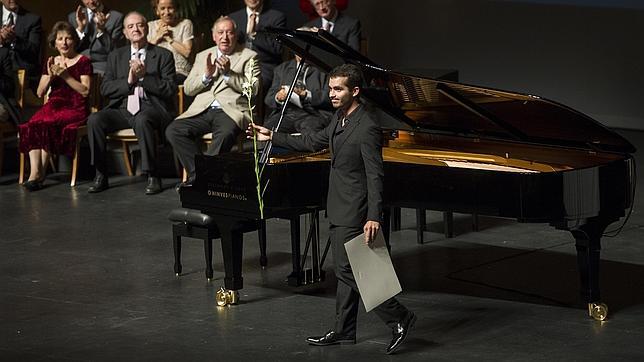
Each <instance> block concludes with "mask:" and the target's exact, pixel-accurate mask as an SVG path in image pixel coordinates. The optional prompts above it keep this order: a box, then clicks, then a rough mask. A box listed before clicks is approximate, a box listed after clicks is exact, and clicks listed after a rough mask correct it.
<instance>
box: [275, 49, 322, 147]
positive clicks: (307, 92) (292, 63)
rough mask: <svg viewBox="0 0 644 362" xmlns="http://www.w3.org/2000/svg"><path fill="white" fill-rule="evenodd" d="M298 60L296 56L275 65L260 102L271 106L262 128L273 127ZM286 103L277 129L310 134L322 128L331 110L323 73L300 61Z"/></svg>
mask: <svg viewBox="0 0 644 362" xmlns="http://www.w3.org/2000/svg"><path fill="white" fill-rule="evenodd" d="M300 61H301V58H300V57H299V56H297V55H296V56H295V59H292V60H289V61H286V62H284V63H282V64H280V65H278V66H277V68H275V73H274V75H273V84H272V85H271V88H270V89H269V90H268V92H267V94H266V98H265V99H264V103H266V105H267V106H269V107H271V108H272V109H273V110H272V112H271V114H270V115H269V116H268V118H267V119H266V121H264V126H265V127H266V128H269V129H274V128H275V127H276V126H277V123H278V121H279V119H280V114H281V111H282V106H283V104H284V102H285V101H286V96H287V93H288V90H289V87H290V86H291V83H292V82H293V79H294V78H295V73H296V71H297V66H298V64H299V63H300ZM289 103H290V104H289V105H288V106H287V107H286V111H285V112H284V118H283V119H282V123H281V124H280V128H279V130H278V132H285V133H303V134H305V133H314V132H317V131H319V130H321V129H323V128H324V127H326V126H327V125H328V124H329V120H330V118H331V115H332V111H333V107H332V106H331V102H330V101H329V86H328V80H327V75H326V74H325V73H322V72H320V71H319V70H318V69H317V68H316V67H314V66H311V65H308V64H304V66H303V68H302V70H301V71H300V75H299V76H298V79H297V81H296V82H295V87H294V89H293V93H292V94H291V98H290V99H289Z"/></svg>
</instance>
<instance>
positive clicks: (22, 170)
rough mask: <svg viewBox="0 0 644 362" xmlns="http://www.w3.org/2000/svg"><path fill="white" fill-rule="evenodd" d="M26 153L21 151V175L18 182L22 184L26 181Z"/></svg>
mask: <svg viewBox="0 0 644 362" xmlns="http://www.w3.org/2000/svg"><path fill="white" fill-rule="evenodd" d="M25 157H26V156H25V154H24V153H22V152H20V175H19V176H18V183H19V184H22V183H23V182H24V181H25Z"/></svg>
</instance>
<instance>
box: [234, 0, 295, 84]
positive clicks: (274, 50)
mask: <svg viewBox="0 0 644 362" xmlns="http://www.w3.org/2000/svg"><path fill="white" fill-rule="evenodd" d="M229 16H230V18H231V19H233V20H234V21H235V23H236V24H237V43H238V44H245V42H246V28H247V25H248V15H247V14H246V8H245V7H244V8H243V9H241V10H237V11H235V12H234V13H232V14H230V15H229ZM269 26H271V27H274V28H286V15H284V14H283V13H282V12H280V11H277V10H273V9H268V8H267V7H266V6H265V7H264V8H263V9H262V12H261V13H259V22H258V23H257V27H256V31H257V33H256V35H255V39H254V40H253V46H252V50H254V51H255V52H256V53H257V57H258V58H259V62H260V69H261V74H262V78H263V79H264V82H265V86H269V85H270V82H271V80H272V79H273V69H275V67H276V66H277V65H278V64H280V63H281V62H282V45H281V44H280V43H279V42H277V41H276V40H275V39H274V38H273V37H271V36H269V35H267V34H264V33H261V32H259V31H260V30H263V29H264V28H266V27H269Z"/></svg>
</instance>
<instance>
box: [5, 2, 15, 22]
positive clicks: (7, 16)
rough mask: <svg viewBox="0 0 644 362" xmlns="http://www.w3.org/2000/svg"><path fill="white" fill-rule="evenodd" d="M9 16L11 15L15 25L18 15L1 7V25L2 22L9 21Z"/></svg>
mask: <svg viewBox="0 0 644 362" xmlns="http://www.w3.org/2000/svg"><path fill="white" fill-rule="evenodd" d="M9 14H13V21H14V23H15V21H16V18H17V17H18V13H17V12H15V11H11V10H9V9H7V8H6V7H5V6H4V5H2V20H3V23H4V22H5V21H4V20H7V19H9Z"/></svg>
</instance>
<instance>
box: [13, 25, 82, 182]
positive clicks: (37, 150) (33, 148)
mask: <svg viewBox="0 0 644 362" xmlns="http://www.w3.org/2000/svg"><path fill="white" fill-rule="evenodd" d="M78 41H79V39H78V35H77V34H76V31H75V30H74V28H73V27H72V26H71V25H70V24H69V23H66V22H64V21H59V22H57V23H56V24H55V25H54V27H53V29H52V30H51V33H50V34H49V38H48V42H49V46H50V47H52V48H54V49H56V51H57V52H58V54H59V55H58V56H56V57H49V59H48V60H47V64H46V65H45V67H44V68H45V69H43V72H42V76H41V77H40V84H38V90H37V92H36V93H37V95H38V97H43V96H45V94H46V93H47V91H49V99H48V100H47V102H46V103H45V104H44V105H43V106H42V108H40V109H39V110H38V111H37V112H36V114H34V115H33V117H31V119H30V120H29V122H27V123H24V124H22V125H20V130H19V132H20V152H23V153H29V164H30V165H31V170H30V173H29V179H28V181H27V182H25V183H24V184H23V186H24V187H25V188H26V189H27V190H29V191H36V190H39V189H41V188H42V183H43V180H44V179H45V168H46V167H47V162H48V160H49V157H50V154H52V153H54V154H66V155H70V156H71V155H73V154H74V150H75V146H76V131H77V129H78V126H80V125H83V124H85V121H86V120H87V115H88V114H89V107H88V103H87V96H88V94H89V89H90V79H91V74H92V63H91V61H90V60H89V58H87V57H85V56H84V55H81V54H78V53H77V52H76V45H77V44H78Z"/></svg>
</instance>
